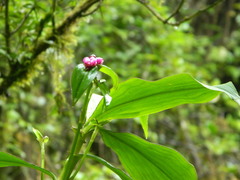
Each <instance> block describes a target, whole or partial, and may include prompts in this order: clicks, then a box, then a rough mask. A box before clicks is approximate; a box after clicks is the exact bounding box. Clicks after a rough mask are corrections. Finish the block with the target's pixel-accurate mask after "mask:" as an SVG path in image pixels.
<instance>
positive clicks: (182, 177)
mask: <svg viewBox="0 0 240 180" xmlns="http://www.w3.org/2000/svg"><path fill="white" fill-rule="evenodd" d="M100 133H101V136H102V138H103V141H104V143H105V144H106V145H107V146H108V147H110V148H111V149H112V150H113V151H115V152H116V154H117V155H118V157H119V159H120V161H121V163H122V165H123V167H124V168H125V169H126V171H127V172H128V173H129V175H130V176H131V177H132V179H134V180H155V179H156V180H196V179H197V174H196V171H195V169H194V167H193V166H192V164H190V163H189V162H187V160H186V159H185V158H184V157H183V156H182V155H181V154H180V153H178V152H177V151H175V150H173V149H171V148H168V147H165V146H161V145H157V144H153V143H150V142H147V141H145V140H143V139H141V138H139V137H137V136H135V135H132V134H129V133H114V132H111V131H107V130H103V129H101V130H100Z"/></svg>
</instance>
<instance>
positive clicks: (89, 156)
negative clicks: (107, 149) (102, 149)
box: [74, 154, 132, 180]
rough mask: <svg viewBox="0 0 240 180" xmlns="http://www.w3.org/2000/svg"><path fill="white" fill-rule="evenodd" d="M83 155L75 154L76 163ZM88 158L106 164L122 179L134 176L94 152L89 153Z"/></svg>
mask: <svg viewBox="0 0 240 180" xmlns="http://www.w3.org/2000/svg"><path fill="white" fill-rule="evenodd" d="M82 156H83V154H78V155H75V156H74V158H75V161H74V163H77V162H78V160H79V159H80V158H81V157H82ZM87 158H90V159H93V160H95V161H97V162H99V163H101V164H102V165H104V166H106V167H107V168H109V169H111V170H112V171H113V172H114V173H115V174H117V175H118V176H119V177H120V178H121V179H122V180H132V178H130V177H129V176H128V175H127V174H126V173H125V172H124V171H122V170H121V169H118V168H116V167H114V166H113V165H112V164H110V163H109V162H107V161H106V160H104V159H102V158H100V157H98V156H95V155H92V154H87Z"/></svg>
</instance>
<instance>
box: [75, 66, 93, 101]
mask: <svg viewBox="0 0 240 180" xmlns="http://www.w3.org/2000/svg"><path fill="white" fill-rule="evenodd" d="M97 74H98V68H97V67H94V68H92V69H91V70H86V68H85V66H84V64H79V65H77V66H76V67H75V68H74V70H73V73H72V99H73V105H75V104H76V103H77V101H78V100H79V98H80V97H81V96H82V95H83V93H84V92H85V90H86V89H87V88H88V87H89V86H90V84H91V83H92V81H93V80H94V78H95V77H96V76H97Z"/></svg>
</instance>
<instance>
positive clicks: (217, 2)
mask: <svg viewBox="0 0 240 180" xmlns="http://www.w3.org/2000/svg"><path fill="white" fill-rule="evenodd" d="M222 1H224V0H217V1H215V2H214V3H212V4H210V5H209V6H207V7H205V8H203V9H200V10H198V11H197V12H195V13H193V14H192V15H190V16H186V17H184V18H183V19H182V20H180V21H179V22H177V23H176V24H175V25H180V24H182V23H183V22H186V21H189V20H190V19H193V18H194V17H196V16H198V15H199V14H201V13H203V12H205V11H208V10H209V9H211V8H213V7H215V6H216V5H218V4H219V3H221V2H222Z"/></svg>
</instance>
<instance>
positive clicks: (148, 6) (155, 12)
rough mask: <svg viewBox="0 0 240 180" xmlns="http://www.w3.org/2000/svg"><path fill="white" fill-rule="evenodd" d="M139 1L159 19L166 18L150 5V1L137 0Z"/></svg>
mask: <svg viewBox="0 0 240 180" xmlns="http://www.w3.org/2000/svg"><path fill="white" fill-rule="evenodd" d="M137 1H138V2H140V3H141V4H142V5H143V6H145V7H146V8H147V9H148V10H149V11H150V12H151V13H152V14H153V15H154V16H155V17H156V18H157V19H158V20H160V21H162V22H164V21H165V20H164V19H163V17H162V16H161V15H160V14H159V13H158V12H157V11H155V9H154V8H153V7H152V6H150V5H149V1H145V0H137Z"/></svg>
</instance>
